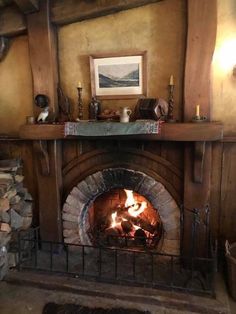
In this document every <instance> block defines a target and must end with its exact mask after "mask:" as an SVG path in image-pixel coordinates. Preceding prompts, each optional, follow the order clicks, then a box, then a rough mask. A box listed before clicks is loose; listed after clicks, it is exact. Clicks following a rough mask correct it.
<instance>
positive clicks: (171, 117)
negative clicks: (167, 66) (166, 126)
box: [167, 75, 176, 122]
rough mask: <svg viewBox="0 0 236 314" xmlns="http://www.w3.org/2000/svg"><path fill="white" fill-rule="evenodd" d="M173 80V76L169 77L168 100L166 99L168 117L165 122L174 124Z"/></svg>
mask: <svg viewBox="0 0 236 314" xmlns="http://www.w3.org/2000/svg"><path fill="white" fill-rule="evenodd" d="M174 87H175V86H174V78H173V75H171V77H170V84H169V99H168V104H169V108H168V115H167V122H176V120H175V119H174V115H173V109H174Z"/></svg>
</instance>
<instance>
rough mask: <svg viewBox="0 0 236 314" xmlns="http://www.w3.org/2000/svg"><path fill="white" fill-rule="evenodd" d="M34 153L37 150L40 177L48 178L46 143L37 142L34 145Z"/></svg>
mask: <svg viewBox="0 0 236 314" xmlns="http://www.w3.org/2000/svg"><path fill="white" fill-rule="evenodd" d="M34 147H35V152H36V150H37V152H38V153H37V158H38V159H39V161H40V165H41V167H40V170H41V175H43V176H49V174H50V166H49V156H48V144H47V141H42V140H39V141H37V142H35V143H34Z"/></svg>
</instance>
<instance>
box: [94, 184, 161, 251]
mask: <svg viewBox="0 0 236 314" xmlns="http://www.w3.org/2000/svg"><path fill="white" fill-rule="evenodd" d="M89 220H90V226H92V227H91V230H90V231H89V234H90V239H91V242H92V243H93V245H106V246H115V247H128V248H136V249H147V248H148V249H155V248H156V247H157V245H158V243H160V240H161V238H162V222H161V218H160V216H159V214H158V212H157V210H156V209H155V208H154V207H153V206H152V204H151V203H150V202H149V201H148V200H147V199H146V198H145V197H143V196H141V195H140V194H138V193H135V192H133V191H132V190H126V189H112V190H111V191H108V192H105V193H103V194H102V195H100V196H98V197H97V198H96V199H95V201H94V202H93V204H92V206H90V208H89Z"/></svg>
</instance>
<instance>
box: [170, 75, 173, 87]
mask: <svg viewBox="0 0 236 314" xmlns="http://www.w3.org/2000/svg"><path fill="white" fill-rule="evenodd" d="M170 85H174V77H173V75H171V76H170Z"/></svg>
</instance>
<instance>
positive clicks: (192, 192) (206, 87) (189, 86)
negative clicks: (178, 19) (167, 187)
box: [183, 0, 217, 256]
mask: <svg viewBox="0 0 236 314" xmlns="http://www.w3.org/2000/svg"><path fill="white" fill-rule="evenodd" d="M200 21H201V22H200ZM216 29H217V1H216V0H211V1H205V0H198V1H196V0H188V34H187V48H186V59H185V77H184V120H185V121H186V122H187V121H190V120H191V119H192V117H193V116H194V115H195V110H196V105H200V115H201V116H206V117H207V118H208V120H210V106H211V98H210V73H211V62H212V57H213V52H214V48H215V40H216ZM206 34H207V36H206ZM201 151H202V153H201V155H204V159H203V158H200V161H197V162H196V157H195V158H194V155H193V154H194V150H193V148H192V147H191V145H190V144H186V147H185V158H184V206H185V207H186V208H190V209H193V208H197V209H198V210H199V214H200V215H204V212H205V206H206V205H207V204H208V203H209V198H210V187H211V171H212V145H211V143H210V142H208V143H206V144H205V150H203V149H201ZM203 151H204V154H203ZM194 160H195V162H194ZM196 168H198V170H197V169H196ZM193 170H194V174H195V175H196V176H197V178H195V179H197V181H200V182H194V180H192V176H193ZM195 171H196V172H197V174H196V173H195ZM199 173H200V174H201V176H200V177H199V175H198V174H199ZM191 225H192V217H191V216H188V217H187V219H185V226H184V228H185V234H184V237H183V253H184V255H189V254H193V252H192V251H191V247H190V246H189V239H191V231H192V230H191ZM199 232H200V234H201V237H200V238H199V239H198V242H197V246H196V251H195V252H194V253H195V254H196V255H198V256H204V255H205V254H206V247H207V243H205V241H206V234H205V232H206V230H205V228H204V227H201V230H199Z"/></svg>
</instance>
